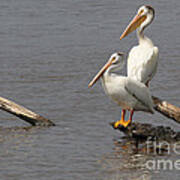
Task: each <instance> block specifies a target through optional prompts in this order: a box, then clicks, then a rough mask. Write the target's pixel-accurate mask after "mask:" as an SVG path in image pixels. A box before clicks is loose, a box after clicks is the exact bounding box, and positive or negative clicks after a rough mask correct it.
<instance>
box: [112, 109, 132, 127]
mask: <svg viewBox="0 0 180 180" xmlns="http://www.w3.org/2000/svg"><path fill="white" fill-rule="evenodd" d="M125 113H126V110H124V109H123V110H122V113H121V120H119V121H116V122H115V123H114V128H115V129H116V128H118V126H120V125H122V126H124V127H125V128H126V127H127V126H128V125H129V124H130V123H131V121H132V116H133V114H134V111H133V110H131V111H130V116H129V120H128V121H125V120H124V117H125Z"/></svg>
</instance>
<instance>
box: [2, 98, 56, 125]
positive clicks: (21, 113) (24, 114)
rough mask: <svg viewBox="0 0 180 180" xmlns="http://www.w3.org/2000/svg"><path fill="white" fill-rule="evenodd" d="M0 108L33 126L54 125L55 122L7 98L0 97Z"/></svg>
mask: <svg viewBox="0 0 180 180" xmlns="http://www.w3.org/2000/svg"><path fill="white" fill-rule="evenodd" d="M0 109H1V110H4V111H6V112H8V113H10V114H13V115H15V116H17V117H19V118H20V119H22V120H24V121H26V122H28V123H30V124H31V125H33V126H54V125H55V124H54V123H53V122H52V121H50V120H49V119H47V118H44V117H42V116H40V115H38V114H36V113H34V112H32V111H30V110H28V109H26V108H25V107H23V106H20V105H18V104H16V103H15V102H12V101H10V100H8V99H5V98H3V97H0Z"/></svg>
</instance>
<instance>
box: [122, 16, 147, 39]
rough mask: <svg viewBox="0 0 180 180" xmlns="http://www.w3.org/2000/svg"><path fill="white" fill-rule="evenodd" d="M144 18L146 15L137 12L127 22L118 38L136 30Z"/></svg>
mask: <svg viewBox="0 0 180 180" xmlns="http://www.w3.org/2000/svg"><path fill="white" fill-rule="evenodd" d="M145 20H146V15H141V13H139V14H137V15H136V16H135V17H134V18H133V20H132V21H131V22H130V23H129V25H128V26H127V28H126V29H125V31H124V32H123V33H122V35H121V37H120V40H121V39H123V38H124V37H126V36H127V35H128V34H130V33H131V32H133V31H134V30H136V29H137V28H138V27H139V26H140V25H141V24H142V23H143V22H144V21H145Z"/></svg>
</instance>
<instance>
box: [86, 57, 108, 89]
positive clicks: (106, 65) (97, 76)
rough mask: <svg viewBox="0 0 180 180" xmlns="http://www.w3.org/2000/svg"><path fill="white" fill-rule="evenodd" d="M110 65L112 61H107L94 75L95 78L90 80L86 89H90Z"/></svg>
mask: <svg viewBox="0 0 180 180" xmlns="http://www.w3.org/2000/svg"><path fill="white" fill-rule="evenodd" d="M111 64H112V60H111V61H108V62H107V63H106V64H105V65H104V66H103V67H102V68H101V70H100V71H99V72H98V73H97V74H96V76H95V77H94V78H93V79H92V81H91V82H90V83H89V84H88V87H92V86H93V85H94V84H95V83H96V82H97V81H98V79H99V78H100V77H101V76H102V75H103V74H104V72H105V71H106V70H107V68H108V67H109V66H110V65H111Z"/></svg>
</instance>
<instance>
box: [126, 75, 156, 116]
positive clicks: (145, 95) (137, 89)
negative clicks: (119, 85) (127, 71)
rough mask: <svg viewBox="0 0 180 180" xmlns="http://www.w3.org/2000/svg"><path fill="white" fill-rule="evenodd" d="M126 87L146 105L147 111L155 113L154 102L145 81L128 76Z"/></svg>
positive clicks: (139, 101)
mask: <svg viewBox="0 0 180 180" xmlns="http://www.w3.org/2000/svg"><path fill="white" fill-rule="evenodd" d="M125 89H126V91H127V92H128V93H129V94H131V95H132V96H133V97H134V98H136V99H137V101H138V103H141V105H144V107H145V108H146V110H147V111H149V112H151V113H154V111H153V107H154V104H153V101H152V98H151V95H150V92H149V89H148V88H147V87H146V86H145V85H144V84H143V83H141V82H138V81H136V80H134V79H131V78H128V79H127V81H126V84H125ZM135 109H136V108H135Z"/></svg>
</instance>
